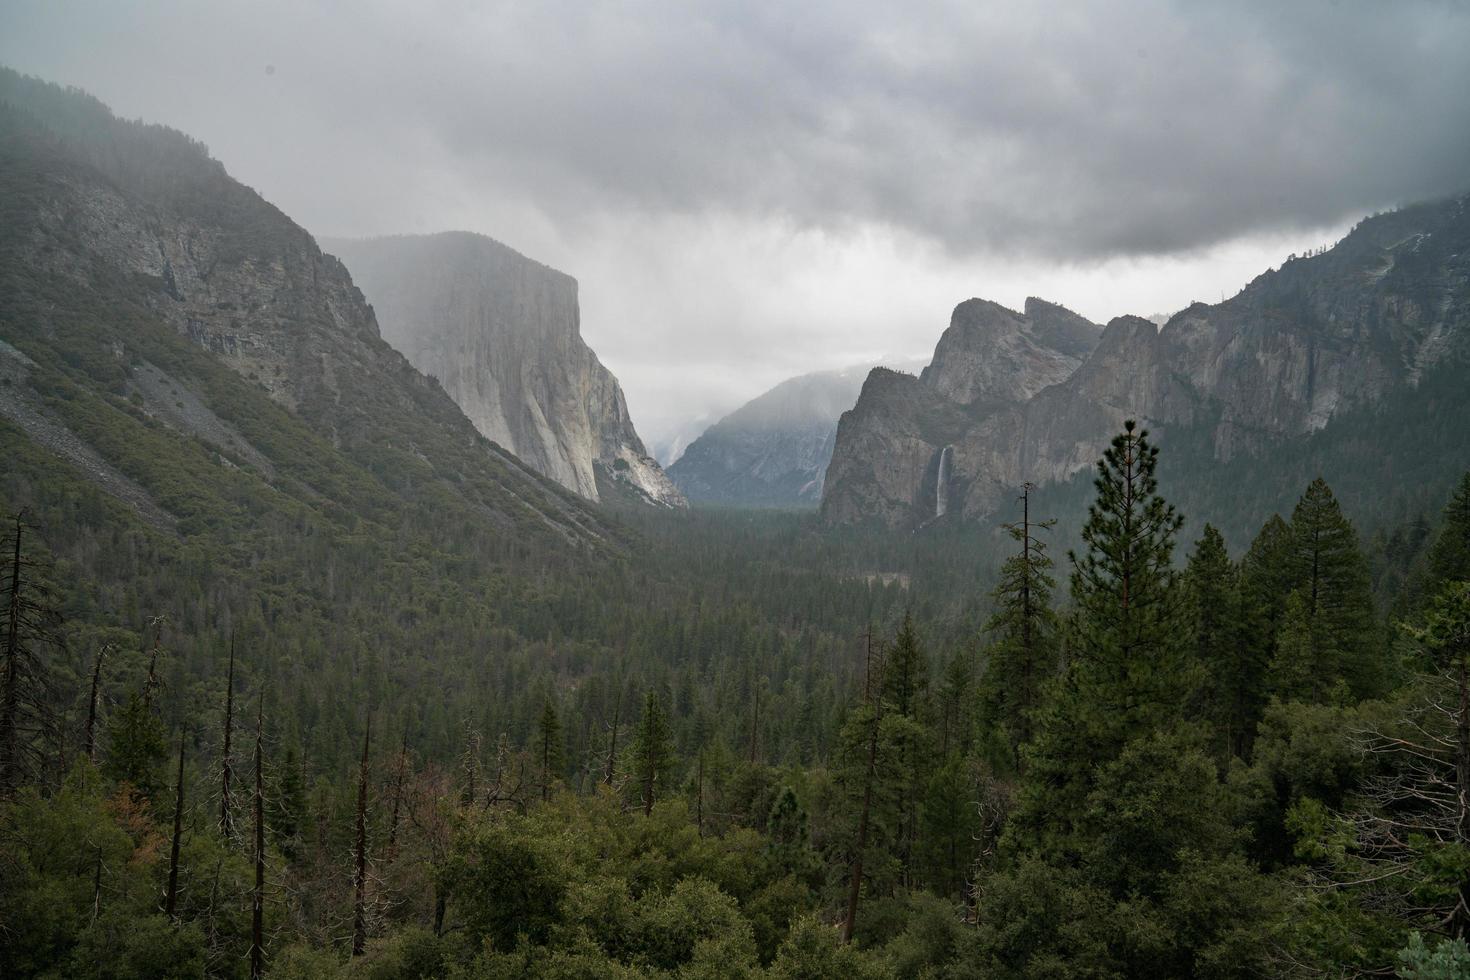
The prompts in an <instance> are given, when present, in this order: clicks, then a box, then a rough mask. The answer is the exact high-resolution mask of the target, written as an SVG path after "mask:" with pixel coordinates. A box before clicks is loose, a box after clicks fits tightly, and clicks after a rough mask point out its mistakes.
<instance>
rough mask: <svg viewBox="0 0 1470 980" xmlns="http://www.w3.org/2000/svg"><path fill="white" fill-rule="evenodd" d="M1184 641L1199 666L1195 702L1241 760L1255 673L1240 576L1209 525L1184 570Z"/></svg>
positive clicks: (1252, 720) (1257, 686) (1250, 727)
mask: <svg viewBox="0 0 1470 980" xmlns="http://www.w3.org/2000/svg"><path fill="white" fill-rule="evenodd" d="M1184 587H1185V596H1186V601H1187V615H1188V627H1189V639H1190V644H1191V647H1192V651H1193V654H1194V657H1195V659H1196V660H1198V662H1199V664H1200V666H1201V667H1202V668H1203V683H1204V688H1203V690H1202V691H1201V700H1202V702H1203V704H1204V707H1205V712H1206V715H1207V717H1208V719H1209V721H1210V722H1211V723H1212V725H1213V727H1214V728H1215V729H1217V730H1218V731H1219V732H1221V733H1222V734H1223V736H1224V738H1225V743H1226V751H1227V752H1228V753H1230V754H1233V755H1235V756H1237V757H1241V758H1243V757H1244V756H1245V754H1246V751H1247V749H1248V747H1249V744H1250V736H1251V733H1252V732H1253V731H1254V730H1255V725H1256V721H1257V718H1256V710H1255V709H1256V705H1257V703H1258V702H1259V700H1260V691H1261V688H1262V685H1263V682H1264V681H1263V678H1262V676H1261V673H1262V672H1261V671H1260V670H1258V669H1256V668H1255V665H1254V664H1253V662H1252V661H1251V660H1250V658H1249V656H1248V651H1247V649H1246V645H1245V643H1244V633H1243V630H1242V628H1241V613H1240V575H1239V571H1238V570H1237V569H1236V567H1235V565H1234V563H1232V562H1231V560H1230V555H1229V553H1228V552H1227V551H1226V549H1225V538H1224V536H1223V535H1221V534H1220V532H1219V531H1218V530H1217V529H1216V528H1215V527H1214V526H1213V525H1210V524H1206V525H1205V529H1204V533H1203V535H1202V536H1201V537H1200V539H1199V541H1198V542H1196V543H1195V546H1194V551H1193V553H1192V554H1191V555H1190V556H1189V564H1188V566H1187V567H1186V568H1185V571H1184Z"/></svg>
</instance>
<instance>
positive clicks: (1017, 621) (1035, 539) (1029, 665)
mask: <svg viewBox="0 0 1470 980" xmlns="http://www.w3.org/2000/svg"><path fill="white" fill-rule="evenodd" d="M1031 489H1032V488H1031V484H1029V483H1028V484H1026V485H1025V486H1024V487H1022V492H1021V520H1020V521H1018V522H1016V523H1014V524H1007V525H1006V526H1005V527H1006V532H1007V533H1008V534H1010V536H1011V537H1012V538H1014V539H1015V541H1016V543H1017V545H1018V550H1017V551H1016V553H1015V554H1013V555H1011V556H1010V557H1009V558H1007V559H1006V561H1005V564H1004V565H1002V566H1001V570H1000V578H999V579H998V580H997V582H996V585H995V589H994V590H993V591H992V592H991V594H990V596H991V601H992V602H993V603H994V606H995V613H994V614H993V615H992V616H991V617H990V620H989V622H987V623H986V624H985V629H986V631H987V632H988V633H989V634H990V635H991V636H992V637H993V638H994V642H993V643H992V644H991V646H990V648H989V651H988V658H987V662H986V667H985V675H984V678H983V680H982V682H981V703H982V704H983V705H984V708H985V713H986V716H987V719H988V720H989V721H991V722H993V723H996V724H998V725H1000V726H1001V727H1002V729H1003V731H1004V735H1005V737H1006V739H1007V741H1008V742H1009V744H1010V747H1011V753H1012V757H1013V760H1014V761H1015V762H1016V764H1017V765H1019V759H1020V757H1019V750H1020V747H1021V746H1022V745H1023V744H1025V743H1026V742H1029V741H1030V740H1031V734H1032V715H1033V713H1034V712H1035V711H1036V707H1037V705H1038V704H1039V703H1040V700H1041V690H1042V688H1043V686H1044V685H1045V683H1046V681H1047V679H1048V678H1049V677H1050V676H1051V675H1052V673H1053V669H1054V665H1055V662H1056V654H1057V646H1056V615H1055V613H1054V612H1053V611H1052V592H1053V591H1054V590H1055V589H1056V580H1055V579H1053V578H1052V576H1051V568H1052V560H1051V558H1050V557H1049V556H1048V555H1047V553H1046V543H1045V541H1043V540H1042V538H1041V537H1040V536H1039V533H1038V532H1042V531H1047V530H1050V529H1051V527H1052V526H1053V525H1054V524H1055V523H1056V521H1055V520H1044V521H1033V520H1032V519H1031Z"/></svg>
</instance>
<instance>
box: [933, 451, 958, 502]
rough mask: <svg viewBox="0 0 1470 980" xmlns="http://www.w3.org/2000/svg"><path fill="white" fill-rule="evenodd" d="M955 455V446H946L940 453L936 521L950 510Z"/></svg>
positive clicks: (936, 490) (936, 492) (935, 482)
mask: <svg viewBox="0 0 1470 980" xmlns="http://www.w3.org/2000/svg"><path fill="white" fill-rule="evenodd" d="M953 455H954V447H953V446H945V447H944V448H943V449H941V450H940V451H939V474H938V476H936V477H935V478H934V517H935V519H938V518H941V517H943V516H944V514H945V511H947V510H949V465H950V457H951V456H953Z"/></svg>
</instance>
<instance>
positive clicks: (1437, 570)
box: [1429, 473, 1470, 593]
mask: <svg viewBox="0 0 1470 980" xmlns="http://www.w3.org/2000/svg"><path fill="white" fill-rule="evenodd" d="M1429 579H1430V581H1429V592H1431V593H1433V592H1436V591H1438V589H1439V588H1440V587H1442V586H1443V585H1444V584H1445V583H1447V582H1470V473H1466V474H1465V476H1464V478H1463V479H1461V480H1460V485H1459V486H1458V487H1456V488H1455V492H1454V495H1453V496H1451V497H1450V502H1449V504H1447V505H1446V506H1445V509H1444V525H1443V526H1442V527H1441V528H1440V531H1439V534H1438V536H1436V537H1435V539H1434V545H1433V547H1431V548H1430V549H1429Z"/></svg>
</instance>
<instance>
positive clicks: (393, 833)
mask: <svg viewBox="0 0 1470 980" xmlns="http://www.w3.org/2000/svg"><path fill="white" fill-rule="evenodd" d="M407 769H408V730H407V729H404V732H403V745H401V746H400V747H399V749H398V774H397V775H396V776H395V777H394V778H393V816H392V819H390V820H389V822H388V852H387V853H388V860H389V861H392V860H393V858H395V857H396V856H397V855H398V813H399V810H400V809H401V807H402V806H403V777H404V773H405V771H406V770H407Z"/></svg>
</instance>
